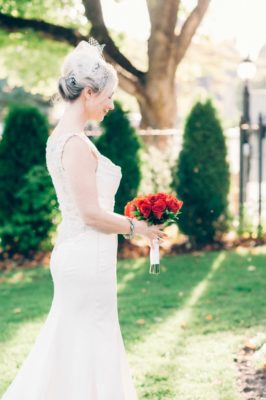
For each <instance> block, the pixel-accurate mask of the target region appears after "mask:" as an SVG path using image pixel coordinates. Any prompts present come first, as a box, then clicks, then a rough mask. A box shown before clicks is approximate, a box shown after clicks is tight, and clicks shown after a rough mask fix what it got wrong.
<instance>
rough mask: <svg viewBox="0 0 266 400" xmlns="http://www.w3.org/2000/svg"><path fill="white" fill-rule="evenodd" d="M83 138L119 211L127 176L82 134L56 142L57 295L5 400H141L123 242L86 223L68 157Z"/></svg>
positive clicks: (49, 150) (102, 195)
mask: <svg viewBox="0 0 266 400" xmlns="http://www.w3.org/2000/svg"><path fill="white" fill-rule="evenodd" d="M72 135H78V136H79V137H81V138H82V140H84V141H85V142H86V143H87V145H88V146H90V148H91V150H92V151H94V153H95V154H96V156H97V158H98V166H97V171H96V180H97V189H98V196H99V203H100V205H101V207H102V208H105V209H106V210H110V211H113V207H114V202H115V201H114V197H115V194H116V191H117V189H118V187H119V183H120V180H121V177H122V174H121V168H120V167H119V166H117V165H115V164H114V163H113V162H112V161H111V160H110V159H109V158H107V157H105V156H103V155H102V154H101V153H100V152H99V150H98V149H97V148H96V146H95V145H94V144H93V143H92V142H91V141H90V139H89V138H87V137H86V135H85V134H84V133H75V134H72V133H70V134H64V135H61V136H57V137H56V136H54V137H53V136H50V137H49V138H48V141H47V146H46V164H47V169H48V171H49V173H50V175H51V178H52V181H53V185H54V187H55V190H56V194H57V198H58V202H59V208H60V211H61V214H62V221H61V223H60V224H59V226H58V232H57V233H58V234H57V240H56V243H55V246H54V248H53V250H52V253H51V258H50V271H51V276H52V280H53V285H54V295H53V299H52V304H51V308H50V311H49V313H48V315H47V318H46V320H45V322H44V324H43V326H42V328H41V330H40V333H39V335H38V336H37V339H36V341H35V343H34V345H33V347H32V349H31V351H30V353H29V354H28V356H27V357H26V359H25V360H24V362H23V364H22V366H21V367H20V369H19V371H18V373H17V375H16V377H15V379H14V380H13V382H12V383H11V384H10V386H9V387H8V389H7V390H6V392H5V393H4V395H3V397H2V400H136V399H137V394H136V390H135V387H134V384H133V380H132V375H131V370H130V367H129V364H128V361H127V355H126V352H125V347H124V342H123V338H122V335H121V330H120V325H119V320H118V309H117V280H116V265H117V234H106V233H103V232H102V231H99V230H97V229H95V228H92V227H90V226H89V225H85V223H84V222H83V221H82V219H81V217H80V214H79V210H78V209H77V207H76V205H75V203H74V201H73V199H72V198H71V193H70V191H69V190H68V187H67V182H66V179H65V175H64V174H65V171H64V170H63V168H62V163H61V160H62V154H63V148H64V144H65V143H66V141H67V140H68V139H69V138H70V137H71V136H72Z"/></svg>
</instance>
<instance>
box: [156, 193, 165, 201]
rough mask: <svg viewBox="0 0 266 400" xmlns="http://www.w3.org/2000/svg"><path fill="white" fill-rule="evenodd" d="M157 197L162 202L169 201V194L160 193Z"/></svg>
mask: <svg viewBox="0 0 266 400" xmlns="http://www.w3.org/2000/svg"><path fill="white" fill-rule="evenodd" d="M156 197H157V199H158V200H159V199H160V200H164V201H166V199H167V194H166V193H164V192H158V193H156Z"/></svg>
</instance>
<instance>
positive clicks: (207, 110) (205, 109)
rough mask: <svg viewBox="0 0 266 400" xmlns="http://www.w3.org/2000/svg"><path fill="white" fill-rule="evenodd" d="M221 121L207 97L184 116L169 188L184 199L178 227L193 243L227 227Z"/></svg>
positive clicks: (208, 239) (205, 240) (212, 237)
mask: <svg viewBox="0 0 266 400" xmlns="http://www.w3.org/2000/svg"><path fill="white" fill-rule="evenodd" d="M226 153H227V151H226V145H225V139H224V136H223V131H222V127H221V124H220V121H219V120H218V118H217V116H216V112H215V109H214V107H213V105H212V103H211V101H210V100H208V101H206V103H200V102H198V103H196V104H195V106H194V107H193V109H192V111H191V113H190V115H189V116H188V118H187V121H186V126H185V132H184V141H183V148H182V150H181V152H180V155H179V158H178V161H177V165H176V167H175V168H174V169H173V183H172V188H173V189H174V190H175V191H176V192H177V194H178V196H179V197H180V199H181V200H183V201H184V205H183V207H182V213H181V214H180V218H179V223H178V225H179V228H180V229H181V231H182V232H183V233H185V234H186V235H188V237H189V239H190V241H191V243H192V244H193V245H204V244H207V243H211V242H213V241H214V240H215V238H216V235H217V234H218V233H219V231H224V230H226V227H227V225H226V221H227V196H228V191H229V166H228V163H227V160H226Z"/></svg>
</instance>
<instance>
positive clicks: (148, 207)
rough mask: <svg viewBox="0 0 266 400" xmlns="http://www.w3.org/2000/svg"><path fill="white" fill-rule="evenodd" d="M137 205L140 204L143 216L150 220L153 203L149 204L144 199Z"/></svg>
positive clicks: (139, 207)
mask: <svg viewBox="0 0 266 400" xmlns="http://www.w3.org/2000/svg"><path fill="white" fill-rule="evenodd" d="M137 203H138V209H139V211H140V212H141V214H142V215H143V216H144V217H145V218H148V217H149V215H150V213H151V203H150V202H149V200H146V199H145V198H143V199H139V200H138V202H137Z"/></svg>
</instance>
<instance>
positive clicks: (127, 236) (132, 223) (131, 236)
mask: <svg viewBox="0 0 266 400" xmlns="http://www.w3.org/2000/svg"><path fill="white" fill-rule="evenodd" d="M127 219H128V220H129V222H130V232H129V233H126V234H125V235H123V236H124V238H125V239H132V238H133V236H134V232H135V224H134V222H133V218H129V217H127Z"/></svg>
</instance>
